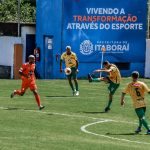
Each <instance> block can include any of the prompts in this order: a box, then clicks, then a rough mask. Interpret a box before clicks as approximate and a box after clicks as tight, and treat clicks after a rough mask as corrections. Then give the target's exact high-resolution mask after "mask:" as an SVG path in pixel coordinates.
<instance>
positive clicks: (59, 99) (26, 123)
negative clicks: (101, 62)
mask: <svg viewBox="0 0 150 150" xmlns="http://www.w3.org/2000/svg"><path fill="white" fill-rule="evenodd" d="M130 80H131V79H130V78H124V79H123V81H122V83H121V86H120V88H119V89H118V91H117V92H116V94H115V96H114V101H113V105H112V109H111V111H110V112H108V113H103V110H104V107H105V105H106V103H107V101H108V91H107V86H108V85H107V84H105V83H103V82H101V83H88V81H86V80H79V88H80V96H78V97H73V96H72V93H71V90H70V88H69V85H68V82H67V80H37V85H38V91H39V94H40V96H41V101H42V103H43V105H45V106H46V107H45V109H44V110H42V111H39V110H38V108H37V105H36V102H35V99H34V96H33V94H32V93H31V92H30V90H28V91H27V92H26V94H25V95H24V96H22V97H19V96H16V97H14V98H13V99H10V94H11V92H12V91H13V90H14V89H18V88H20V84H21V80H0V150H41V149H42V150H141V149H142V150H149V149H150V135H145V133H146V130H145V129H144V128H143V130H142V132H141V133H140V134H138V135H136V134H134V130H135V129H136V128H137V126H138V119H137V116H136V114H135V111H134V108H133V107H132V102H131V98H130V96H129V95H126V105H125V107H121V106H120V95H121V91H122V89H123V88H124V86H125V85H126V83H128V82H129V81H130ZM141 80H142V81H144V82H145V83H147V84H148V86H149V87H150V80H148V79H141ZM146 99H147V102H148V101H149V100H150V95H148V94H146ZM149 104H150V102H149ZM149 104H148V106H147V112H146V117H147V120H148V122H149V123H150V105H149Z"/></svg>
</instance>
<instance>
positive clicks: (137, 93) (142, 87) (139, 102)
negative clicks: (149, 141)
mask: <svg viewBox="0 0 150 150" xmlns="http://www.w3.org/2000/svg"><path fill="white" fill-rule="evenodd" d="M131 76H132V82H131V83H129V84H128V85H127V87H126V88H125V89H124V91H123V92H122V96H121V105H122V106H123V105H124V104H125V100H124V97H125V95H126V94H127V93H129V94H130V96H131V98H132V101H133V105H134V108H135V112H136V114H137V116H138V118H139V126H138V128H137V129H136V130H135V133H139V132H141V128H142V125H143V126H144V127H145V128H146V129H147V134H150V129H149V126H148V123H147V121H146V119H145V112H146V103H145V99H144V94H145V92H148V93H149V94H150V89H149V88H148V87H147V85H146V84H145V83H144V82H141V81H138V78H139V73H138V72H137V71H134V72H132V74H131Z"/></svg>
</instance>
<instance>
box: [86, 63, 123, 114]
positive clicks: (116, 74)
mask: <svg viewBox="0 0 150 150" xmlns="http://www.w3.org/2000/svg"><path fill="white" fill-rule="evenodd" d="M103 66H104V68H102V69H98V70H95V71H94V73H96V72H106V73H108V74H109V75H108V76H107V77H101V78H92V76H91V75H90V74H88V79H89V82H100V81H105V82H108V83H109V86H108V90H109V101H108V104H107V106H106V107H105V112H108V111H109V110H110V106H111V104H112V100H113V95H114V94H115V92H116V90H117V89H118V87H119V85H120V81H121V75H120V71H119V69H118V68H117V66H116V65H114V64H111V63H109V62H108V61H104V62H103Z"/></svg>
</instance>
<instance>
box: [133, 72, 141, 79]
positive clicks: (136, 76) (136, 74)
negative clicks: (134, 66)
mask: <svg viewBox="0 0 150 150" xmlns="http://www.w3.org/2000/svg"><path fill="white" fill-rule="evenodd" d="M131 76H132V78H135V79H137V78H138V77H139V72H138V71H133V72H132V74H131Z"/></svg>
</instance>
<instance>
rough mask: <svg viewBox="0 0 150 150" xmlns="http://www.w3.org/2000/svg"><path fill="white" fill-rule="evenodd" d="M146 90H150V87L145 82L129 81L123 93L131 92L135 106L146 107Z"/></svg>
mask: <svg viewBox="0 0 150 150" xmlns="http://www.w3.org/2000/svg"><path fill="white" fill-rule="evenodd" d="M145 92H150V89H149V88H148V86H147V85H146V84H145V83H144V82H140V81H136V82H131V83H129V84H128V85H127V87H126V88H125V90H124V91H123V93H129V94H130V96H131V98H132V101H133V106H134V107H135V108H141V107H146V103H145V99H144V95H145Z"/></svg>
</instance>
